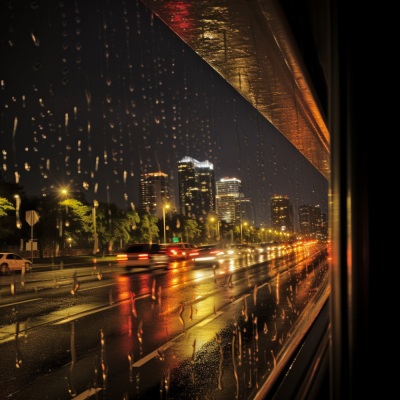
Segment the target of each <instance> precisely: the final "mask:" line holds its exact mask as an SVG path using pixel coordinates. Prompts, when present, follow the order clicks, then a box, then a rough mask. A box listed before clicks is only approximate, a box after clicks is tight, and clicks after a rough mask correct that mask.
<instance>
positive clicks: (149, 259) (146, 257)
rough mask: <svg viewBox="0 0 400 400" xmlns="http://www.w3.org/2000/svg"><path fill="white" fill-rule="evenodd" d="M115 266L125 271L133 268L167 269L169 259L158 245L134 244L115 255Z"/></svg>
mask: <svg viewBox="0 0 400 400" xmlns="http://www.w3.org/2000/svg"><path fill="white" fill-rule="evenodd" d="M116 260H117V266H119V267H123V268H125V269H130V268H134V267H145V268H158V267H163V268H165V269H167V268H168V264H169V261H170V259H169V257H168V254H167V252H166V250H165V249H162V248H161V246H160V245H159V244H158V243H134V244H130V245H128V246H126V247H125V249H124V250H123V251H122V252H120V253H117V254H116Z"/></svg>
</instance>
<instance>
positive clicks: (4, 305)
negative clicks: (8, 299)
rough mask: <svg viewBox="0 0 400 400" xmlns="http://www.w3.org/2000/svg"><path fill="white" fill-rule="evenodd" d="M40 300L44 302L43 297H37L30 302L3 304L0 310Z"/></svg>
mask: <svg viewBox="0 0 400 400" xmlns="http://www.w3.org/2000/svg"><path fill="white" fill-rule="evenodd" d="M39 300H43V297H37V298H36V299H30V300H22V301H16V302H15V303H7V304H3V305H1V306H0V308H4V307H10V306H16V305H18V304H24V303H30V302H32V301H39Z"/></svg>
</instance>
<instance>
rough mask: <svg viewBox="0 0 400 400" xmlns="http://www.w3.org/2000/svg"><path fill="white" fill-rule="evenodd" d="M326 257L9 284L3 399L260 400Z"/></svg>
mask: <svg viewBox="0 0 400 400" xmlns="http://www.w3.org/2000/svg"><path fill="white" fill-rule="evenodd" d="M318 250H319V248H313V249H307V251H304V250H303V251H302V252H298V253H296V252H293V253H291V254H287V255H285V256H283V257H281V258H271V259H269V260H267V259H266V258H264V259H262V258H259V257H248V258H244V259H234V260H224V261H223V262H221V263H219V264H217V265H216V264H214V265H193V264H191V263H190V262H180V263H177V264H175V265H174V268H171V269H169V270H167V271H164V270H153V271H147V270H143V269H135V270H131V271H125V270H120V269H118V268H117V267H115V265H114V264H113V263H109V264H107V263H106V264H104V265H95V266H93V265H87V266H82V265H80V266H75V267H73V268H68V267H67V266H63V269H62V270H60V269H58V270H52V269H48V270H45V269H43V270H42V271H41V272H39V271H38V270H37V271H35V272H33V273H32V274H30V273H27V274H26V275H25V276H24V277H22V276H18V275H17V276H12V277H1V283H2V284H3V286H2V291H1V294H2V296H1V299H0V307H1V308H0V309H1V331H0V346H1V347H0V350H1V354H2V362H1V378H0V398H7V399H24V400H25V399H45V398H48V399H69V398H71V397H74V398H75V399H85V398H90V397H93V398H98V396H100V397H101V398H106V399H121V398H124V399H131V398H142V399H147V398H149V399H153V398H156V397H157V398H170V399H183V398H185V399H191V398H193V399H195V398H199V397H198V396H199V395H200V394H201V395H200V396H201V398H213V399H228V398H229V399H230V398H233V397H232V394H234V397H236V398H238V399H249V398H252V397H254V395H255V393H257V390H258V388H259V386H260V385H261V384H262V382H263V381H265V379H266V378H267V377H268V376H269V375H271V374H272V373H273V372H274V370H276V369H277V366H278V365H279V362H280V359H282V358H283V357H285V353H287V351H288V350H287V349H288V347H289V346H290V342H291V340H293V339H292V337H293V336H294V334H295V330H298V329H307V323H308V322H307V321H308V318H303V321H301V318H300V317H301V316H303V315H304V313H306V312H307V309H308V308H312V307H314V305H315V303H316V302H318V301H319V295H320V294H321V293H324V290H322V289H323V287H324V286H325V285H326V283H327V280H328V279H327V267H326V263H325V262H324V261H323V260H324V257H322V256H321V257H320V259H318V260H315V257H316V254H317V252H318ZM22 278H24V284H23V285H22V284H21V282H22V281H21V279H22ZM18 279H19V280H18ZM8 280H11V281H12V283H11V284H10V287H9V291H8V290H7V289H5V288H7V284H6V282H7V281H8ZM12 285H14V289H12ZM5 290H7V293H6V292H5Z"/></svg>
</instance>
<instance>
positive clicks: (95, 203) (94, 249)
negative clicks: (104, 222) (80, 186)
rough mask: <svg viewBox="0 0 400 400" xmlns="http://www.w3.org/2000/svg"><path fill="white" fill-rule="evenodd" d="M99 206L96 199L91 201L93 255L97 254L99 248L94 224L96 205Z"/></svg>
mask: <svg viewBox="0 0 400 400" xmlns="http://www.w3.org/2000/svg"><path fill="white" fill-rule="evenodd" d="M98 206H99V202H98V201H97V200H94V201H93V208H92V216H93V255H96V254H97V251H98V249H99V240H98V237H97V224H96V207H98Z"/></svg>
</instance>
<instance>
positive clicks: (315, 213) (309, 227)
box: [299, 205, 321, 236]
mask: <svg viewBox="0 0 400 400" xmlns="http://www.w3.org/2000/svg"><path fill="white" fill-rule="evenodd" d="M299 228H300V233H301V234H302V235H305V236H315V234H316V233H317V232H319V231H320V228H321V209H320V207H319V206H310V205H302V206H300V207H299Z"/></svg>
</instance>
